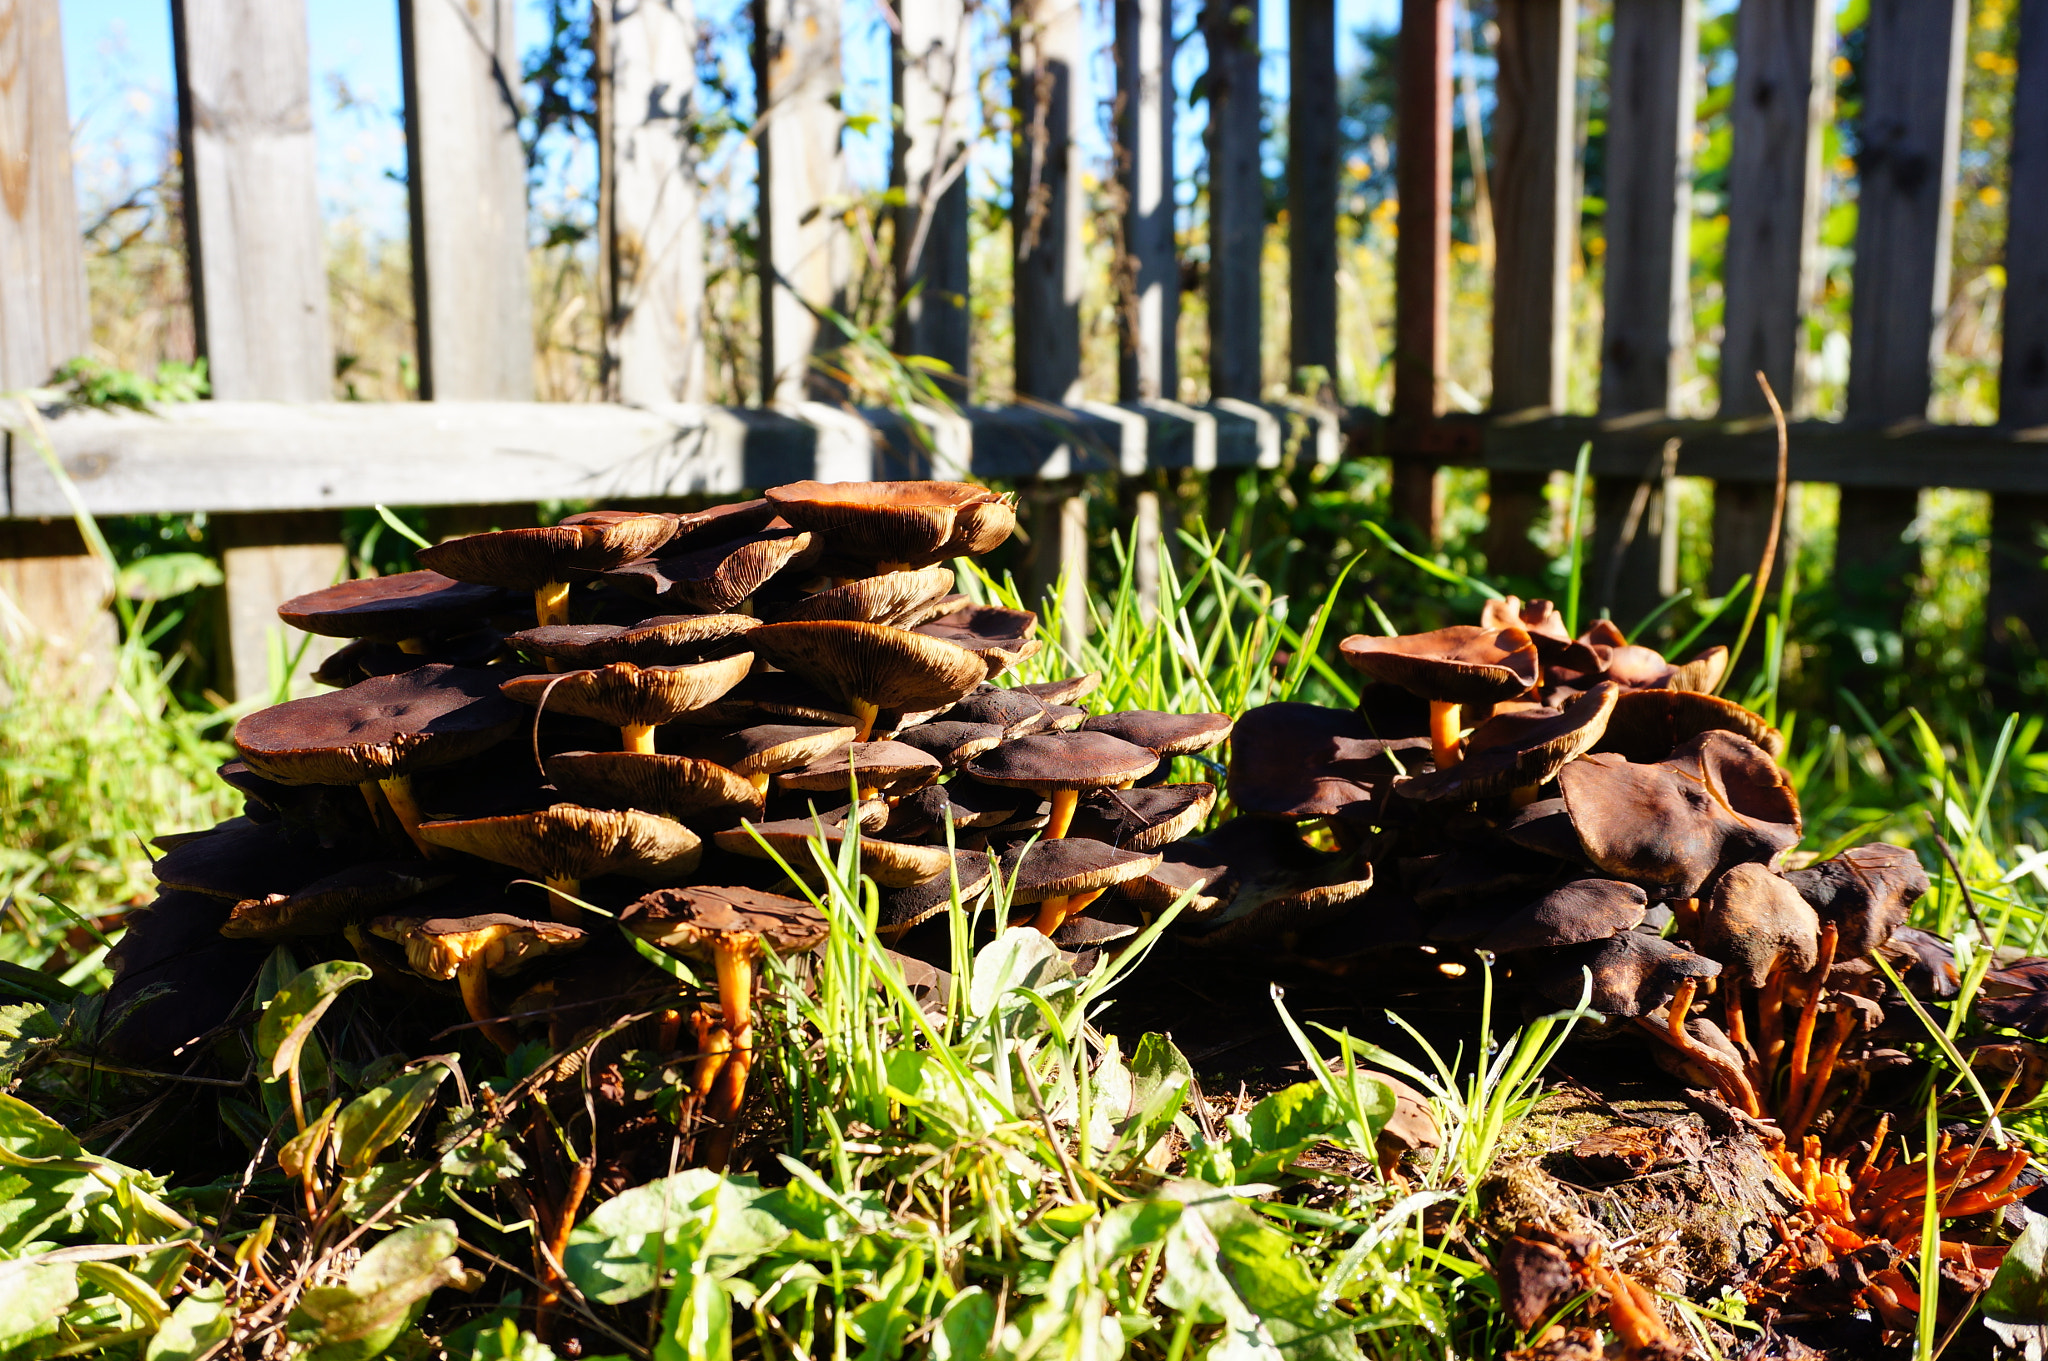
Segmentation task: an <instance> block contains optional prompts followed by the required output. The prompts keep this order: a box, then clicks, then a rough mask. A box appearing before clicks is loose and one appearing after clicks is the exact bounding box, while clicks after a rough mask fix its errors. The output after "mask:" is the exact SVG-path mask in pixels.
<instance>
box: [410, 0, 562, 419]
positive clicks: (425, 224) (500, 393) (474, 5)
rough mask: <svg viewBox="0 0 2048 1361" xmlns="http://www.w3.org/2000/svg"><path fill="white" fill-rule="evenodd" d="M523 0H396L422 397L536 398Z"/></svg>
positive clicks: (517, 399) (512, 399)
mask: <svg viewBox="0 0 2048 1361" xmlns="http://www.w3.org/2000/svg"><path fill="white" fill-rule="evenodd" d="M515 3H516V0H399V4H398V17H399V25H398V35H399V55H400V58H401V66H402V68H403V74H404V79H405V134H406V160H407V167H408V174H407V191H408V194H409V196H410V199H411V203H412V262H413V280H412V291H413V313H414V325H415V328H416V330H417V333H418V337H419V359H420V396H421V397H423V398H430V399H433V400H437V401H519V400H521V399H524V398H527V397H530V396H531V395H532V394H533V299H532V296H531V293H530V291H529V289H528V285H527V272H526V157H525V153H524V152H523V151H522V150H521V149H520V144H519V112H520V110H519V96H518V90H519V47H518V44H517V42H516V41H515V40H514V35H513V30H512V16H513V9H514V5H515Z"/></svg>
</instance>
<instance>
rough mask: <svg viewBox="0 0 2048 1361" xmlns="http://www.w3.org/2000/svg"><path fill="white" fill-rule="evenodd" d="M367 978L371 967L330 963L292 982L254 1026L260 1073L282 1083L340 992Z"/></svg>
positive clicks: (348, 961) (351, 962) (349, 962)
mask: <svg viewBox="0 0 2048 1361" xmlns="http://www.w3.org/2000/svg"><path fill="white" fill-rule="evenodd" d="M369 976H370V966H369V965H367V964H361V963H358V962H357V961H355V960H353V959H330V960H328V961H326V962H325V963H323V964H315V965H314V966H313V967H312V968H310V969H307V970H305V971H304V972H303V973H300V974H298V975H296V976H295V977H293V978H292V980H291V981H290V982H288V983H286V984H285V985H284V987H283V988H282V989H281V990H280V991H279V992H278V994H277V996H275V997H273V998H271V999H270V1002H269V1004H268V1005H266V1006H265V1007H264V1008H263V1016H262V1018H261V1019H259V1020H258V1021H257V1022H256V1054H257V1057H258V1058H259V1059H260V1060H261V1062H262V1065H263V1072H264V1073H265V1074H266V1075H267V1076H268V1077H269V1078H270V1079H271V1080H272V1081H277V1080H280V1079H282V1078H283V1077H284V1076H285V1075H286V1074H288V1073H290V1072H291V1070H292V1068H293V1067H294V1066H296V1065H297V1063H298V1061H299V1050H300V1049H302V1048H303V1047H304V1046H305V1043H306V1037H307V1036H309V1035H311V1034H312V1033H313V1027H314V1025H316V1024H317V1023H318V1022H319V1020H320V1018H321V1017H322V1016H325V1015H326V1014H327V1008H329V1007H331V1006H333V1005H334V999H335V998H337V997H339V996H341V993H342V990H343V989H344V988H347V987H349V986H351V985H352V984H356V983H360V982H362V981H363V980H364V979H366V978H368V977H369Z"/></svg>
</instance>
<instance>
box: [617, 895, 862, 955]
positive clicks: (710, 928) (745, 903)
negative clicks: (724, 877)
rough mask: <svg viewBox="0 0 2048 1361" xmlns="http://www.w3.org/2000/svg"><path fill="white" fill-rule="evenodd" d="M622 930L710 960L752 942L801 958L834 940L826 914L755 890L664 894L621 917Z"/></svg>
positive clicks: (637, 903) (638, 904)
mask: <svg viewBox="0 0 2048 1361" xmlns="http://www.w3.org/2000/svg"><path fill="white" fill-rule="evenodd" d="M619 924H620V925H621V926H623V927H625V928H626V929H627V930H628V931H631V932H632V933H633V934H634V935H636V936H638V937H639V938H640V939H642V940H644V941H646V942H647V943H648V944H649V945H653V946H657V947H659V948H660V949H663V950H669V951H673V952H674V953H676V954H679V955H685V956H688V957H690V958H692V959H709V958H710V957H711V954H712V951H713V950H714V949H715V948H716V947H717V946H718V945H719V944H720V943H725V944H727V945H734V944H737V945H740V946H742V948H744V947H745V945H746V944H747V943H748V942H750V941H758V942H760V943H762V944H765V945H767V946H768V947H769V948H770V949H772V950H774V951H775V953H776V954H778V955H793V954H800V953H802V952H803V951H805V950H809V949H811V948H813V947H814V946H817V945H819V944H821V943H822V942H823V941H824V939H825V937H826V936H828V935H830V934H831V930H832V928H831V925H830V924H829V923H828V922H827V921H826V920H825V914H824V913H822V912H820V911H819V910H818V909H817V908H815V907H812V906H811V905H810V904H809V903H807V902H803V901H801V900H800V899H796V898H785V897H783V896H782V895H781V894H778V893H763V892H761V891H760V890H759V889H752V888H712V887H708V886H692V887H689V888H662V889H656V890H655V891H654V892H652V893H649V894H646V895H645V896H643V897H641V898H639V899H637V900H636V901H635V902H634V903H633V904H632V905H631V906H629V907H628V908H627V909H626V910H625V911H624V912H622V913H620V914H619Z"/></svg>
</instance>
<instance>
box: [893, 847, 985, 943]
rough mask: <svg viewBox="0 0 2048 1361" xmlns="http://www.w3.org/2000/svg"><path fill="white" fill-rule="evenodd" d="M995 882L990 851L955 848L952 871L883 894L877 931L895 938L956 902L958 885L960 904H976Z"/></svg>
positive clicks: (967, 905) (964, 905) (969, 905)
mask: <svg viewBox="0 0 2048 1361" xmlns="http://www.w3.org/2000/svg"><path fill="white" fill-rule="evenodd" d="M993 882H994V879H993V877H992V866H991V865H990V863H989V858H988V856H987V854H986V853H984V852H982V851H955V852H953V872H952V873H951V874H935V875H933V876H932V877H931V878H929V879H927V880H925V881H924V882H923V883H921V884H912V885H911V886H910V887H908V888H899V889H894V890H890V891H888V892H885V893H883V894H882V911H881V916H880V917H879V919H878V920H877V921H876V923H875V934H877V935H879V936H880V937H882V939H884V940H890V941H893V940H895V939H896V938H897V937H898V936H901V935H902V934H903V933H904V932H905V931H908V930H909V929H910V928H911V927H913V926H918V925H921V924H922V923H924V922H927V921H929V920H931V919H932V918H933V917H936V916H937V915H939V913H941V912H944V911H945V910H946V909H948V908H950V907H951V906H952V905H953V897H954V888H955V887H956V886H957V887H958V889H959V899H960V905H961V906H962V907H972V906H973V905H974V904H975V903H976V902H977V901H979V900H980V899H981V898H982V897H984V896H985V895H986V894H987V893H988V891H989V885H990V884H991V883H993Z"/></svg>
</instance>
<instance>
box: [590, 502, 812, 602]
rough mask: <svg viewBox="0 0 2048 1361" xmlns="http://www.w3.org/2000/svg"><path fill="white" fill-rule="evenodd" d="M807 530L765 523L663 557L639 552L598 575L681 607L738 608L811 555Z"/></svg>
mask: <svg viewBox="0 0 2048 1361" xmlns="http://www.w3.org/2000/svg"><path fill="white" fill-rule="evenodd" d="M817 547H818V546H817V543H816V541H815V540H814V539H813V538H812V537H811V536H810V535H809V534H805V533H802V532H800V531H797V530H792V529H789V528H786V527H778V526H776V525H775V524H772V523H771V524H770V525H769V526H768V527H767V528H765V529H763V530H761V531H760V532H758V533H754V534H749V535H747V536H746V537H745V538H741V539H735V540H731V541H729V542H724V543H709V544H702V545H696V544H693V545H691V546H690V547H688V548H686V549H684V550H683V551H682V552H680V553H676V554H673V555H670V556H663V557H643V558H639V559H637V560H635V561H632V562H627V563H623V564H621V565H619V566H617V567H614V568H613V569H612V570H610V571H608V572H606V573H605V574H604V579H605V581H606V582H608V583H609V584H611V585H613V586H617V587H618V588H619V589H621V590H623V591H626V592H628V593H630V594H632V595H636V596H639V597H640V598H641V599H643V600H649V601H653V602H654V603H656V604H660V605H669V606H673V607H676V608H679V609H686V610H709V611H729V610H743V608H744V606H745V602H746V601H747V600H748V598H749V597H751V596H752V595H753V594H754V592H756V591H758V590H760V589H761V588H762V587H763V586H765V585H767V584H768V582H769V580H770V579H772V578H773V577H775V576H776V575H777V574H778V573H780V572H782V571H784V570H785V569H792V570H793V569H795V568H798V567H802V566H804V565H806V564H808V563H810V562H812V561H814V560H815V559H816V558H817Z"/></svg>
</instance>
